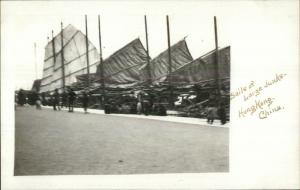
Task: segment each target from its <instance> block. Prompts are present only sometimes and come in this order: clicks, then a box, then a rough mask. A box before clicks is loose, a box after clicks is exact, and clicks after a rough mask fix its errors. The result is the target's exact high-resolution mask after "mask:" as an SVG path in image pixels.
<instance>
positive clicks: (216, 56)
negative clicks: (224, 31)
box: [214, 16, 220, 100]
mask: <svg viewBox="0 0 300 190" xmlns="http://www.w3.org/2000/svg"><path fill="white" fill-rule="evenodd" d="M214 29H215V46H216V49H215V79H216V87H217V99H218V100H219V99H220V81H219V50H218V28H217V18H216V16H214Z"/></svg>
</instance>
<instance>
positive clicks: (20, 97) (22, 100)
mask: <svg viewBox="0 0 300 190" xmlns="http://www.w3.org/2000/svg"><path fill="white" fill-rule="evenodd" d="M25 103H26V96H25V93H24V90H23V89H20V90H19V93H18V104H19V105H20V106H23V105H24V104H25Z"/></svg>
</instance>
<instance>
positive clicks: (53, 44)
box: [52, 30, 56, 64]
mask: <svg viewBox="0 0 300 190" xmlns="http://www.w3.org/2000/svg"><path fill="white" fill-rule="evenodd" d="M52 53H53V60H54V64H55V62H56V56H55V41H54V35H53V30H52Z"/></svg>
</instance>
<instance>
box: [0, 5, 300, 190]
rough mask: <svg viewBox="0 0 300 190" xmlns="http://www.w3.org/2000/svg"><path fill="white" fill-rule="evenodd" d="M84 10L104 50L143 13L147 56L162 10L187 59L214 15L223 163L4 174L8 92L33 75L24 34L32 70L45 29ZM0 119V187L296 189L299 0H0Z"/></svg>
mask: <svg viewBox="0 0 300 190" xmlns="http://www.w3.org/2000/svg"><path fill="white" fill-rule="evenodd" d="M85 14H86V15H88V17H89V25H90V28H89V30H90V31H89V32H90V36H89V37H90V38H91V40H92V41H93V42H95V44H96V46H97V47H98V44H97V42H98V41H97V40H98V36H97V35H98V33H97V15H98V14H100V15H101V18H103V27H102V30H103V43H104V46H107V47H104V48H103V54H104V55H110V54H112V53H113V52H114V50H116V49H118V48H119V47H121V46H122V45H124V44H126V43H127V42H128V41H130V40H131V39H134V38H136V37H139V36H142V37H141V39H142V40H144V37H143V35H144V25H143V16H144V15H147V18H148V22H149V41H150V44H151V47H150V53H151V54H153V55H154V56H156V55H157V54H159V53H160V52H161V51H163V50H164V49H166V48H167V44H166V29H165V15H169V17H170V19H171V31H172V32H171V36H172V37H171V38H172V42H173V43H175V42H176V41H179V40H181V39H182V38H183V37H184V36H187V38H186V40H187V42H188V45H189V48H190V51H191V54H192V55H193V56H194V58H196V57H198V56H201V55H203V54H204V53H206V52H208V51H209V50H212V49H214V43H215V42H214V32H213V31H214V28H213V17H214V16H216V17H217V18H218V35H219V46H220V47H225V46H230V47H231V71H230V73H231V74H230V75H231V76H230V77H231V86H230V91H231V102H230V123H229V131H230V132H229V172H220V173H214V172H212V173H205V172H202V173H164V174H131V175H51V176H45V175H40V176H39V175H37V176H14V167H15V166H14V159H15V158H14V151H15V148H14V145H15V139H14V134H15V133H14V132H15V128H14V126H15V111H14V106H13V105H14V96H13V94H14V90H17V89H19V88H30V87H31V85H32V81H33V79H34V78H35V76H34V75H35V73H34V69H35V68H34V64H33V63H34V58H33V57H34V56H33V48H32V47H33V43H34V42H36V43H37V44H38V48H39V50H38V52H37V54H38V55H37V59H38V61H41V64H40V65H39V66H38V69H40V70H41V69H42V62H43V59H44V47H45V44H46V43H47V38H46V37H47V36H51V30H55V31H59V30H60V22H61V21H63V22H64V23H66V25H67V23H72V24H74V25H76V26H77V27H78V28H79V29H80V30H82V31H84V30H85V29H84V15H85ZM151 19H152V20H151ZM105 25H106V26H107V28H110V30H109V31H105ZM108 26H109V27H108ZM172 27H173V28H172ZM93 31H94V32H93ZM30 48H32V50H28V49H30ZM29 54H31V55H29ZM37 75H38V77H41V75H42V73H41V71H40V73H38V74H37ZM28 81H30V82H28ZM1 118H2V120H1V181H2V183H1V187H2V188H3V189H262V188H272V189H298V188H300V182H299V178H300V173H299V171H300V166H299V160H300V159H299V2H298V1H213V2H208V1H199V2H198V1H187V2H181V1H152V2H150V1H144V2H137V1H126V2H123V1H122V2H121V1H112V2H108V1H100V2H96V1H89V2H83V1H80V2H69V1H44V2H39V1H26V2H18V1H13V2H9V1H4V2H1ZM33 135H34V134H33ZM211 138H214V137H213V136H212V137H211ZM215 141H218V139H215Z"/></svg>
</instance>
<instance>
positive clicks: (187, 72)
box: [168, 46, 230, 85]
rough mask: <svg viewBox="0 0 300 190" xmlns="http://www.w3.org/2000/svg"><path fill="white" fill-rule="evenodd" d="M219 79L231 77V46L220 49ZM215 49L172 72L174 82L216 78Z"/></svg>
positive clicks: (181, 82) (183, 82)
mask: <svg viewBox="0 0 300 190" xmlns="http://www.w3.org/2000/svg"><path fill="white" fill-rule="evenodd" d="M218 60H219V61H218V68H219V69H218V70H219V79H227V78H229V77H230V46H228V47H225V48H222V49H220V50H219V59H218ZM215 69H216V65H215V50H214V51H211V52H209V53H207V54H205V55H203V56H201V57H199V58H198V59H196V60H194V61H192V62H190V63H188V64H186V65H184V66H182V67H180V68H178V69H177V70H176V71H174V72H172V75H171V77H172V84H174V85H176V84H177V85H180V84H193V83H199V82H205V81H211V80H214V79H215ZM168 78H169V76H168Z"/></svg>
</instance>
